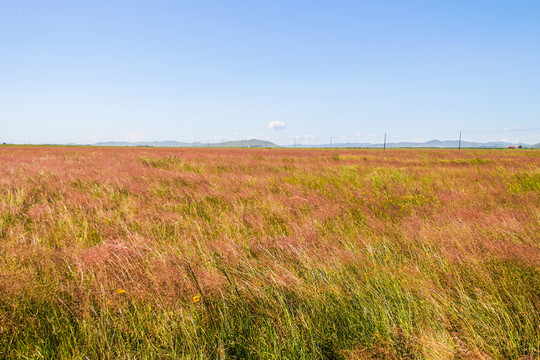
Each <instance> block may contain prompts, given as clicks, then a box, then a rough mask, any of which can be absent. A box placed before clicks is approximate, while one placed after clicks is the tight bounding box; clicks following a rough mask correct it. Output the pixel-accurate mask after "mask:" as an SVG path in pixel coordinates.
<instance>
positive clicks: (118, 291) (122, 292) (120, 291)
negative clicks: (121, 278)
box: [116, 289, 126, 294]
mask: <svg viewBox="0 0 540 360" xmlns="http://www.w3.org/2000/svg"><path fill="white" fill-rule="evenodd" d="M116 293H117V294H125V293H126V290H124V289H118V290H116Z"/></svg>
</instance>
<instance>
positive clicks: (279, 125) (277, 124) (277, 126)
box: [267, 121, 287, 130]
mask: <svg viewBox="0 0 540 360" xmlns="http://www.w3.org/2000/svg"><path fill="white" fill-rule="evenodd" d="M286 127H287V124H286V123H284V122H283V121H271V122H270V123H268V126H267V128H268V129H272V130H282V129H285V128H286Z"/></svg>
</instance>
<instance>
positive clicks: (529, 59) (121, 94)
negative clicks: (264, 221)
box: [0, 0, 540, 145]
mask: <svg viewBox="0 0 540 360" xmlns="http://www.w3.org/2000/svg"><path fill="white" fill-rule="evenodd" d="M538 19H540V1H538V0H533V1H527V0H523V1H498V0H491V1H483V0H478V1H470V0H468V1H461V0H457V1H427V0H426V1H405V0H395V1H385V0H355V1H340V0H333V1H317V0H311V1H293V0H286V1H281V0H275V1H253V0H251V1H237V0H230V1H205V0H197V1H181V0H175V1H172V0H156V1H138V0H130V1H122V0H109V1H102V0H94V1H76V0H63V1H57V0H48V1H42V0H40V1H24V0H21V1H11V0H2V1H0V142H15V143H35V144H41V143H58V144H63V143H81V144H86V143H95V142H99V141H113V140H114V141H155V140H176V141H183V142H190V141H201V142H206V141H208V140H210V141H216V142H219V141H224V140H239V139H249V138H258V139H269V140H270V141H273V142H276V143H278V144H282V145H286V144H291V143H293V141H294V140H295V138H296V141H297V142H298V143H306V144H316V143H328V142H329V138H330V137H332V140H333V142H335V143H337V142H370V143H380V142H382V140H383V136H384V134H385V133H387V134H388V139H389V141H425V140H431V139H456V138H457V137H458V136H459V132H460V131H462V132H463V140H469V141H495V140H506V141H509V142H516V143H517V142H525V143H537V142H540V65H539V64H540V40H539V39H540V21H539V20H538Z"/></svg>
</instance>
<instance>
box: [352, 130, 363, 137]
mask: <svg viewBox="0 0 540 360" xmlns="http://www.w3.org/2000/svg"><path fill="white" fill-rule="evenodd" d="M354 135H355V136H362V133H361V132H360V131H357V132H355V133H354Z"/></svg>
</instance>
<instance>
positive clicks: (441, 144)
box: [93, 139, 540, 149]
mask: <svg viewBox="0 0 540 360" xmlns="http://www.w3.org/2000/svg"><path fill="white" fill-rule="evenodd" d="M93 145H94V146H149V147H212V148H220V147H224V148H241V147H244V148H279V147H284V148H292V147H297V148H382V147H383V144H370V143H337V144H317V145H314V144H297V145H296V146H293V145H286V146H279V145H276V144H275V143H273V142H271V141H264V140H258V139H250V140H240V141H223V142H206V143H204V142H180V141H172V140H170V141H140V142H125V141H109V142H98V143H95V144H93ZM511 145H521V146H522V147H524V148H532V149H540V143H537V144H534V145H529V144H523V143H518V144H515V143H508V142H503V141H497V142H485V143H482V142H471V141H462V142H461V147H462V148H483V149H502V148H506V147H508V146H511ZM458 146H459V141H457V140H431V141H427V142H390V143H386V147H387V148H457V147H458Z"/></svg>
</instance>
